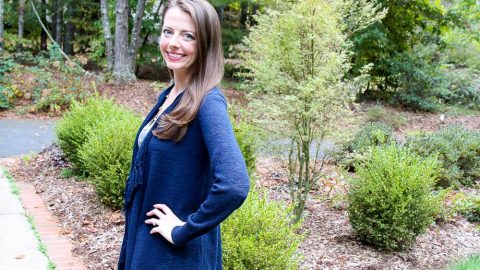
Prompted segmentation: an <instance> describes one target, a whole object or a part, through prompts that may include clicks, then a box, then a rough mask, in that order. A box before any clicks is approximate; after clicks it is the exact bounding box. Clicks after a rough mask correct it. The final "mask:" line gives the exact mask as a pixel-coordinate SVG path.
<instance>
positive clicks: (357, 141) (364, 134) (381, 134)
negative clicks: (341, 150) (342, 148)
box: [349, 122, 395, 153]
mask: <svg viewBox="0 0 480 270" xmlns="http://www.w3.org/2000/svg"><path fill="white" fill-rule="evenodd" d="M392 143H395V136H394V134H393V130H392V128H391V127H390V126H388V125H385V124H382V123H375V122H374V123H367V124H365V125H363V126H362V128H361V129H360V130H359V131H358V132H357V133H356V134H355V135H354V137H353V140H352V141H351V142H350V145H349V150H350V151H351V152H358V153H363V152H365V151H367V150H368V149H370V148H372V147H375V146H381V145H386V144H392Z"/></svg>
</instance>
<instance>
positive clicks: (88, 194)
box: [0, 80, 480, 270]
mask: <svg viewBox="0 0 480 270" xmlns="http://www.w3.org/2000/svg"><path fill="white" fill-rule="evenodd" d="M163 85H166V84H152V83H151V81H143V80H139V81H137V82H136V83H135V84H131V85H121V86H119V85H113V84H103V85H99V86H98V91H99V93H100V94H101V95H104V96H109V97H113V98H114V99H115V100H116V102H118V103H119V104H122V105H124V106H125V107H128V108H130V109H131V110H133V111H135V112H137V113H138V114H140V115H146V114H147V113H148V111H149V109H150V108H151V107H152V106H153V104H154V103H155V102H156V98H157V95H158V92H159V90H161V89H160V88H162V86H163ZM224 91H225V93H226V95H227V96H228V97H229V99H230V102H234V103H241V104H244V103H245V97H244V95H243V94H242V93H240V92H237V91H235V90H233V89H226V90H224ZM406 115H407V117H408V122H407V125H406V126H405V127H402V128H401V130H400V131H398V132H397V135H400V136H402V134H405V133H406V132H410V131H417V130H435V129H437V128H439V127H440V126H442V125H443V124H444V123H440V122H439V120H438V114H413V113H407V114H406ZM50 117H51V116H49V115H48V114H27V115H24V116H17V115H16V114H15V111H14V110H10V111H3V112H0V118H37V119H49V118H50ZM54 118H55V119H56V117H55V116H54ZM446 122H448V123H450V122H451V123H453V122H461V123H464V124H465V125H466V126H468V127H470V128H472V129H480V116H462V117H457V118H447V119H446ZM398 133H400V134H398ZM68 166H69V165H68V163H67V162H66V161H65V159H64V157H63V156H62V153H61V151H60V150H59V148H58V147H57V146H55V145H52V146H51V147H48V148H47V149H45V150H44V151H43V152H41V153H40V154H38V155H36V156H34V157H33V158H31V160H26V159H18V160H17V161H16V162H15V163H14V164H13V165H11V166H10V170H11V172H12V174H13V176H14V177H15V179H16V180H17V181H26V182H30V183H32V184H34V186H35V187H36V190H37V193H39V194H40V195H41V196H42V197H43V198H44V200H45V202H46V204H47V205H48V208H49V210H50V211H52V213H53V214H54V215H55V216H56V217H57V218H58V222H59V226H61V227H62V233H63V234H65V235H67V236H68V237H69V238H70V239H71V240H72V241H73V243H74V250H73V252H74V254H75V255H77V256H79V257H80V258H82V259H83V261H84V263H85V265H87V267H88V269H102V270H104V269H105V270H107V269H116V263H117V260H118V255H119V251H120V245H121V240H122V237H123V229H124V228H123V226H124V218H123V214H122V213H121V211H119V210H117V211H112V210H110V209H108V208H105V207H104V206H103V205H102V204H101V203H100V202H99V201H98V198H97V196H96V194H95V191H94V190H93V188H92V187H91V186H90V185H89V184H88V183H87V181H86V180H81V179H77V178H75V177H67V178H64V177H62V171H63V170H64V169H65V168H68ZM257 168H258V169H257V173H258V175H259V181H258V182H259V185H260V186H263V187H266V188H267V189H268V190H269V195H270V197H272V199H275V200H282V201H286V202H287V201H288V198H289V197H288V193H287V183H286V176H285V173H284V166H282V164H281V162H279V160H278V159H276V158H273V157H268V156H260V157H259V158H258V160H257ZM332 171H334V170H332ZM345 192H346V184H345V183H344V182H342V181H340V180H338V178H337V177H336V176H335V174H334V173H332V176H331V177H330V178H327V179H324V180H323V182H322V183H320V184H319V186H318V188H317V189H316V190H315V191H312V193H311V194H310V195H311V196H310V200H309V201H308V203H307V207H306V208H307V211H306V212H307V216H306V218H305V221H304V224H303V227H302V231H304V232H305V233H306V238H305V240H304V241H303V243H302V245H301V251H302V253H303V255H304V262H303V267H305V268H306V269H352V270H353V269H369V270H374V269H412V270H413V269H444V268H445V267H446V266H447V265H448V264H449V263H451V262H452V261H455V260H459V259H463V258H465V257H467V256H468V255H469V254H474V253H479V252H480V229H479V227H478V224H472V223H469V222H467V221H466V220H465V219H464V218H463V217H461V216H457V217H455V218H454V219H453V220H452V221H450V222H448V223H443V224H435V225H432V226H431V227H430V228H429V229H428V230H427V232H426V233H425V234H424V235H422V236H420V237H419V238H418V239H417V241H416V243H415V245H414V246H413V247H412V248H411V249H410V250H408V251H405V252H382V251H378V250H376V249H374V248H372V247H369V246H366V245H363V244H362V243H359V242H358V241H356V240H355V238H354V237H353V235H352V230H351V227H350V225H349V222H348V217H347V214H346V210H345V202H344V197H342V196H344V194H345Z"/></svg>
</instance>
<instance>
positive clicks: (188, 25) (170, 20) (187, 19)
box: [163, 7, 195, 32]
mask: <svg viewBox="0 0 480 270" xmlns="http://www.w3.org/2000/svg"><path fill="white" fill-rule="evenodd" d="M163 27H169V28H172V29H175V30H181V31H191V32H195V23H194V22H193V19H192V16H190V14H188V13H187V12H185V11H183V10H181V9H180V8H178V7H173V8H170V9H168V10H167V13H166V14H165V18H164V19H163Z"/></svg>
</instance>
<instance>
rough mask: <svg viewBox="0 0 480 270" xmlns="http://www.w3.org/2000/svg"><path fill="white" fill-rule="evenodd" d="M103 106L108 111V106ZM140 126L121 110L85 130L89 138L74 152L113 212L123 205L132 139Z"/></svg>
mask: <svg viewBox="0 0 480 270" xmlns="http://www.w3.org/2000/svg"><path fill="white" fill-rule="evenodd" d="M105 105H106V108H105V109H106V110H107V111H109V110H110V109H111V108H109V107H110V104H109V103H105ZM140 124H141V119H140V118H139V117H137V116H135V115H134V114H133V113H131V112H127V111H124V110H120V111H119V112H118V113H114V114H113V115H108V118H104V121H101V122H97V123H95V124H94V125H89V126H87V127H86V129H85V135H86V137H87V138H88V139H87V141H86V142H85V143H84V144H83V145H82V146H81V147H80V149H79V150H78V153H77V157H78V158H79V159H80V160H81V164H82V166H83V167H84V168H85V170H86V171H88V174H89V177H90V182H91V183H92V184H93V186H94V187H95V191H96V193H97V194H98V196H99V197H100V200H101V202H102V203H103V204H105V205H107V206H109V207H112V208H114V209H120V208H121V207H122V206H123V192H124V189H125V181H126V179H127V176H128V172H129V169H130V165H131V156H132V151H133V140H134V138H135V134H136V132H137V130H138V128H139V127H140Z"/></svg>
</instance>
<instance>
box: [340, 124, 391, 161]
mask: <svg viewBox="0 0 480 270" xmlns="http://www.w3.org/2000/svg"><path fill="white" fill-rule="evenodd" d="M393 143H395V136H394V134H393V129H392V128H391V127H390V126H388V125H386V124H382V123H376V122H373V123H366V124H365V125H364V126H363V127H362V128H361V129H360V130H359V131H358V132H357V133H356V134H355V135H354V136H353V139H352V140H350V141H348V142H346V143H344V144H343V145H342V146H340V149H339V150H338V151H337V152H336V153H333V154H332V155H333V158H334V159H335V160H336V162H337V163H339V164H340V165H341V166H343V167H345V168H347V169H354V166H355V163H357V162H359V161H362V160H365V159H367V158H368V156H369V155H370V152H371V149H372V148H373V147H375V146H381V145H387V144H393Z"/></svg>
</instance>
